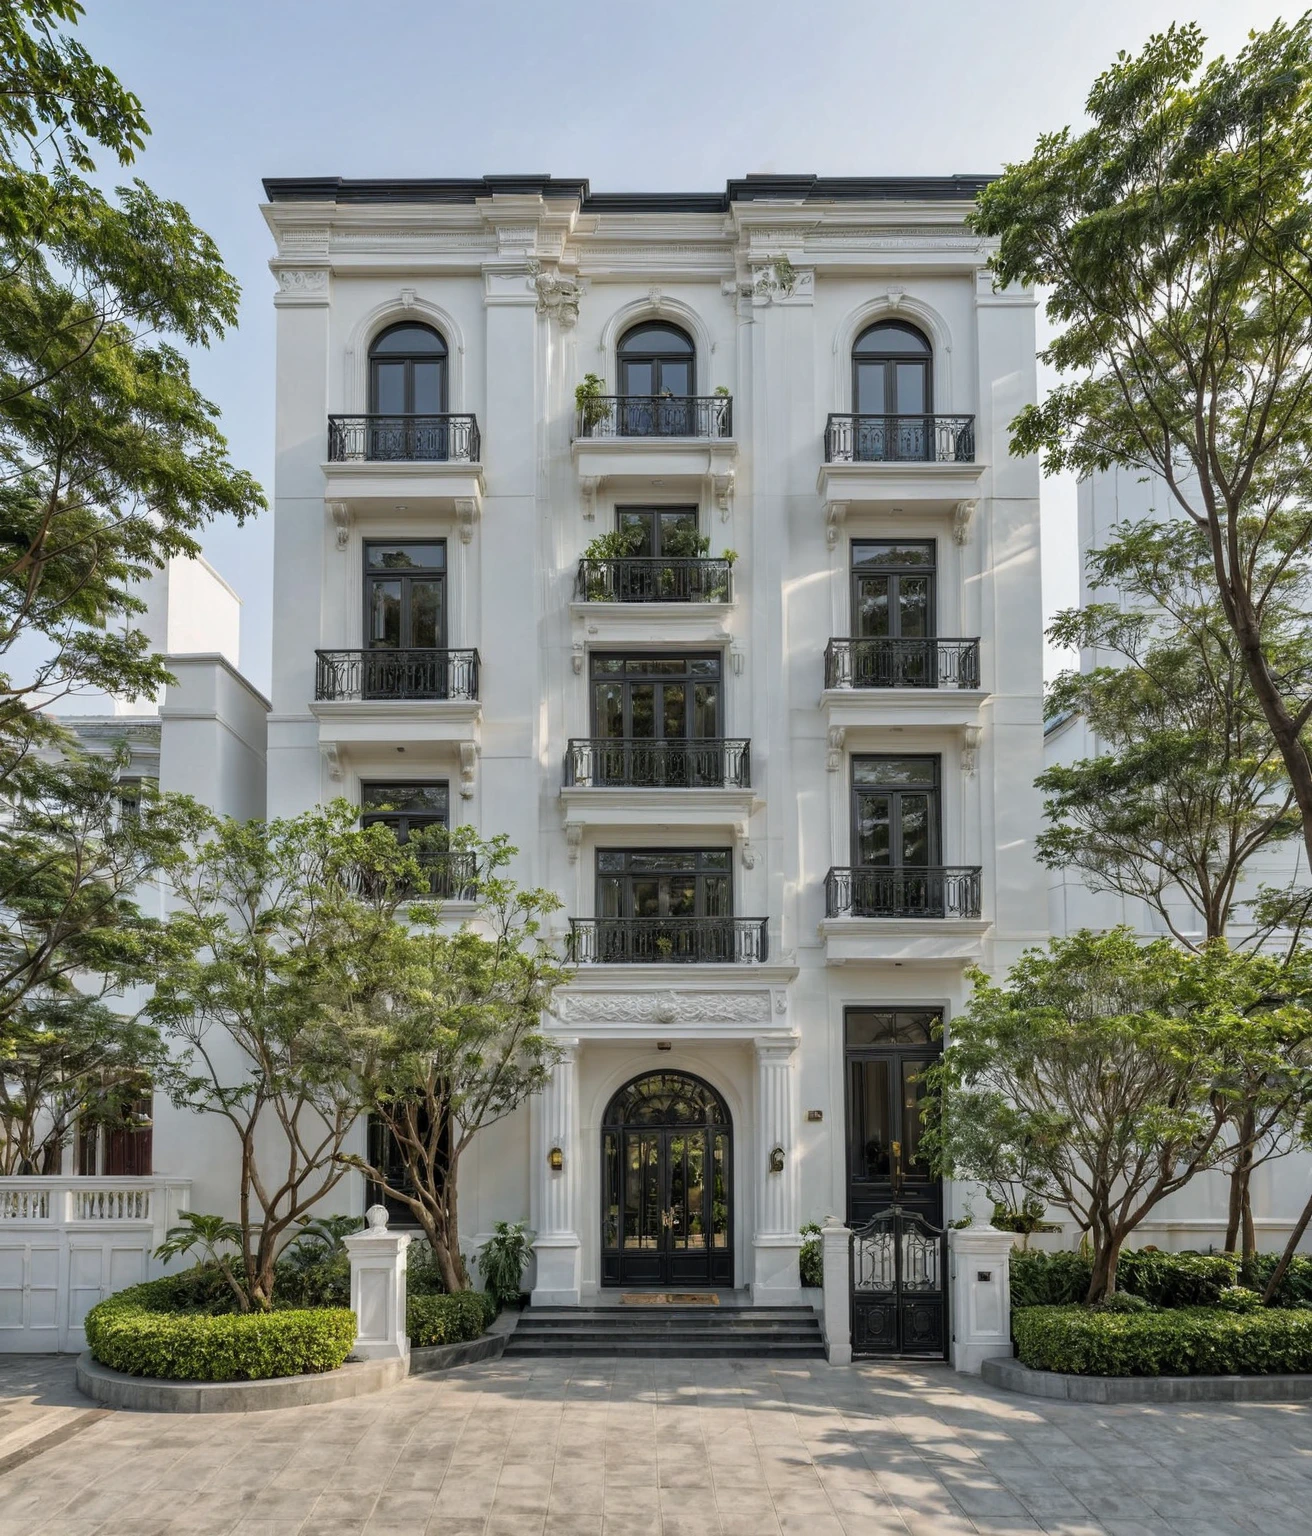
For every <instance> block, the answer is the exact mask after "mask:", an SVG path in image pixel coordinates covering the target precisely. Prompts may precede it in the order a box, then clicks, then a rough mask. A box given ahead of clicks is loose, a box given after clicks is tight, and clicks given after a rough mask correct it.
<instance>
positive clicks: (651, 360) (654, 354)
mask: <svg viewBox="0 0 1312 1536" xmlns="http://www.w3.org/2000/svg"><path fill="white" fill-rule="evenodd" d="M618 361H619V373H620V394H622V395H630V396H632V395H648V396H650V395H692V394H696V392H697V391H696V383H697V378H696V372H697V369H696V364H697V350H696V348H695V347H694V346H693V344H692V338H691V337H690V336H689V335H688V333H687V332H686V331H681V330H680V329H679V327H678V326H677V325H666V324H665V323H664V321H657V320H645V321H643V323H642V324H641V325H635V326H634V327H633V329H632V330H631V331H626V332H625V333H624V335H623V337H621V339H620V344H619V349H618Z"/></svg>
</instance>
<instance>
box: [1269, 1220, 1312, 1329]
mask: <svg viewBox="0 0 1312 1536" xmlns="http://www.w3.org/2000/svg"><path fill="white" fill-rule="evenodd" d="M1309 1221H1312V1198H1309V1200H1308V1202H1307V1204H1306V1205H1305V1206H1304V1207H1303V1212H1302V1215H1301V1216H1299V1218H1298V1220H1297V1221H1296V1222H1295V1223H1294V1230H1293V1231H1292V1232H1291V1233H1290V1234H1289V1241H1288V1242H1287V1243H1286V1244H1285V1251H1284V1252H1283V1253H1282V1254H1281V1255H1280V1262H1279V1263H1278V1264H1277V1265H1276V1267H1275V1268H1274V1269H1273V1270H1272V1271H1271V1278H1270V1279H1269V1280H1268V1281H1267V1283H1266V1290H1264V1291H1263V1292H1262V1302H1263V1305H1264V1306H1268V1307H1269V1306H1270V1305H1271V1303H1272V1302H1273V1301H1274V1300H1275V1296H1276V1292H1277V1291H1279V1289H1280V1282H1281V1281H1282V1280H1283V1279H1284V1278H1285V1271H1286V1270H1287V1269H1288V1268H1289V1262H1290V1260H1291V1259H1292V1258H1293V1257H1294V1254H1295V1253H1296V1252H1297V1251H1298V1245H1299V1243H1301V1242H1302V1241H1303V1234H1304V1232H1306V1231H1307V1225H1308V1222H1309Z"/></svg>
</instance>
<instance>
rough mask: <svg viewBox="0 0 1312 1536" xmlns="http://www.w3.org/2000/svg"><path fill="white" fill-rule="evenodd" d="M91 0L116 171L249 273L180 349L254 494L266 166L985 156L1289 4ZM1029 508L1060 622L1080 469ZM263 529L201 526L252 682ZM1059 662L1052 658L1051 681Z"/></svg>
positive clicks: (268, 311)
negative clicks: (174, 203) (1132, 67)
mask: <svg viewBox="0 0 1312 1536" xmlns="http://www.w3.org/2000/svg"><path fill="white" fill-rule="evenodd" d="M84 3H85V4H86V8H87V15H86V18H85V20H84V22H83V23H82V25H81V26H80V27H79V28H78V29H77V31H78V36H79V39H80V40H81V42H82V43H83V44H84V46H86V47H87V48H88V49H89V50H90V51H91V53H92V55H93V57H94V58H96V59H97V61H98V62H100V63H103V64H106V65H108V66H109V67H110V68H111V69H113V70H114V72H115V73H116V74H117V75H118V76H119V78H120V79H121V80H122V81H123V83H124V84H125V85H126V86H127V87H128V88H129V89H131V90H133V91H135V92H136V94H137V95H138V96H139V97H140V98H141V101H142V104H143V106H144V109H145V112H146V116H147V118H148V120H149V122H150V126H151V129H152V135H151V138H150V139H149V140H148V141H147V147H146V150H145V152H144V153H143V154H142V155H140V156H139V158H138V161H137V163H136V165H135V166H134V167H133V169H132V172H131V174H134V175H138V176H140V177H142V178H143V179H144V180H145V181H147V182H148V183H149V184H150V185H151V186H152V187H153V188H154V190H155V191H156V192H158V193H160V194H161V195H163V196H167V197H171V198H175V199H177V200H178V201H180V202H182V203H183V204H185V206H186V207H187V209H188V211H189V212H190V214H191V216H192V218H193V219H194V220H195V221H196V222H197V223H198V224H199V225H200V226H201V227H202V228H204V229H205V230H207V231H208V232H209V233H210V234H211V235H212V236H213V237H214V239H215V240H216V241H217V243H218V246H219V249H220V251H221V252H222V255H223V258H224V261H225V262H226V264H227V266H228V268H229V270H230V271H231V272H232V273H233V274H234V275H235V276H236V278H237V279H238V281H239V282H240V284H241V287H242V306H241V318H240V324H239V327H238V329H237V330H236V331H234V332H232V333H230V334H229V335H228V336H227V337H226V338H225V339H224V340H223V341H221V342H219V343H218V344H217V345H215V346H214V347H213V349H212V350H210V351H209V352H202V353H200V354H198V355H197V356H196V357H195V361H194V376H195V378H196V380H197V382H198V384H199V386H200V387H201V388H202V389H203V390H204V391H205V393H206V394H207V395H208V396H209V398H210V399H211V400H213V401H214V402H215V404H217V405H218V406H219V408H220V410H221V411H222V415H223V422H224V430H225V431H226V433H227V436H228V441H229V444H230V447H231V451H232V455H233V458H234V461H235V462H236V463H238V464H240V465H241V466H242V467H244V468H246V469H249V470H250V471H251V472H252V473H253V474H254V475H255V476H256V478H257V479H258V480H260V482H261V483H262V484H263V486H264V487H265V490H266V492H267V493H268V494H269V496H270V498H272V491H273V386H274V372H273V370H274V310H273V304H272V296H273V292H274V283H273V279H272V277H271V275H270V273H269V270H268V260H269V257H270V256H271V255H272V254H273V252H272V242H271V239H270V236H269V232H268V229H267V227H266V225H265V223H264V220H263V219H262V217H261V216H260V212H259V203H260V201H261V200H262V197H263V191H262V188H261V185H260V180H261V177H263V176H480V175H485V174H506V173H511V172H520V173H539V172H541V173H549V174H551V175H555V176H585V177H588V178H589V179H590V180H591V183H592V186H593V188H594V190H597V191H630V190H636V191H650V192H659V191H682V192H692V191H720V190H722V189H723V186H724V183H725V181H726V180H728V179H729V178H730V177H735V176H743V175H745V174H747V173H748V172H752V171H759V172H775V173H807V174H811V173H814V174H816V175H829V176H858V175H865V176H897V175H949V174H952V173H979V172H992V171H997V170H1000V169H1001V167H1002V166H1003V165H1005V164H1007V163H1008V162H1012V161H1016V160H1020V159H1023V158H1024V157H1025V156H1026V155H1027V154H1028V153H1029V151H1030V150H1031V149H1032V147H1033V145H1034V142H1035V140H1036V139H1037V138H1038V136H1039V135H1040V134H1041V133H1044V132H1048V131H1051V130H1053V129H1057V128H1060V127H1063V126H1065V125H1067V124H1071V125H1077V124H1078V123H1079V122H1080V119H1081V116H1082V111H1083V104H1084V100H1085V97H1086V95H1087V93H1088V89H1089V86H1090V85H1091V83H1092V81H1093V79H1094V78H1095V76H1096V75H1097V74H1098V73H1099V71H1101V70H1102V69H1104V68H1105V67H1106V66H1107V65H1108V64H1109V63H1110V62H1111V61H1112V60H1113V59H1114V57H1115V55H1116V53H1117V52H1118V51H1119V50H1121V49H1128V50H1130V51H1135V50H1137V49H1138V48H1139V47H1140V46H1141V45H1142V44H1143V42H1144V41H1145V40H1146V39H1147V38H1148V37H1149V36H1150V35H1151V34H1152V33H1154V32H1158V31H1161V30H1163V29H1164V28H1165V27H1167V26H1168V25H1169V24H1170V23H1171V22H1172V21H1196V22H1198V23H1199V24H1200V25H1201V26H1202V28H1203V30H1204V32H1205V33H1206V35H1207V37H1208V41H1209V53H1212V54H1214V53H1231V52H1234V51H1235V50H1236V49H1237V48H1239V47H1240V46H1242V43H1243V40H1244V37H1245V35H1246V33H1247V31H1248V29H1249V28H1250V27H1259V26H1265V25H1267V24H1269V23H1270V22H1271V21H1272V20H1274V19H1275V18H1276V17H1277V16H1279V15H1282V14H1283V15H1285V16H1287V17H1289V18H1290V19H1292V18H1293V17H1294V16H1295V15H1296V14H1297V8H1296V7H1290V6H1284V7H1281V6H1280V5H1277V4H1268V3H1266V0H1193V3H1192V4H1188V3H1187V0H1177V3H1176V4H1162V3H1157V0H1097V3H1096V4H1091V3H1089V0H1064V3H1056V4H1054V3H1053V0H1045V3H1034V0H1009V3H1008V4H1006V5H1003V6H999V5H984V4H980V3H978V0H919V3H907V0H902V3H900V4H890V3H888V0H864V3H862V0H855V3H852V0H829V3H822V4H818V5H817V4H811V5H806V4H803V3H799V0H791V3H778V0H750V3H743V0H715V3H713V4H708V3H706V0H662V3H661V4H660V5H659V6H651V5H641V6H639V5H633V4H631V3H629V4H626V3H624V0H552V3H551V4H550V5H543V4H541V3H540V0H462V3H460V4H447V3H445V0H426V3H419V0H217V3H216V0H84ZM102 168H103V167H102ZM1040 325H1041V329H1042V320H1041V321H1040ZM1042 512H1043V583H1044V605H1045V609H1046V611H1047V612H1048V613H1052V612H1054V611H1056V610H1057V609H1058V608H1061V607H1065V606H1067V605H1069V604H1071V603H1073V602H1074V601H1075V600H1076V598H1077V596H1078V567H1077V551H1076V547H1075V487H1074V484H1073V482H1072V481H1070V480H1069V479H1067V478H1057V479H1054V480H1049V481H1046V482H1045V483H1044V487H1043V503H1042ZM272 524H273V518H272V513H269V514H266V515H265V516H264V517H263V518H261V519H260V520H259V521H258V522H257V523H256V524H254V525H248V526H247V527H246V528H244V529H240V530H239V529H236V528H235V527H231V526H223V527H220V526H216V527H214V528H213V529H211V530H210V531H209V532H208V534H207V535H206V537H205V539H204V545H205V553H206V556H207V557H208V558H209V559H210V560H211V561H212V563H213V564H214V565H215V567H216V568H217V569H218V570H219V571H220V572H221V573H222V575H223V576H224V577H226V579H227V580H228V581H229V582H230V583H231V584H232V585H233V586H234V587H235V588H236V590H237V592H238V593H239V594H240V596H241V598H242V600H243V604H244V607H243V615H242V668H243V670H244V671H245V672H246V673H247V675H248V676H249V677H250V678H251V680H252V682H254V683H255V684H256V686H257V687H260V688H263V689H265V690H266V691H267V688H268V681H269V665H270V661H269V647H270V639H269V635H270V617H271V604H272V550H273V526H272ZM1061 661H1062V658H1061V656H1060V655H1059V654H1057V653H1055V652H1052V651H1049V654H1048V657H1047V670H1048V672H1049V675H1051V673H1052V672H1053V671H1054V670H1055V669H1056V668H1057V667H1058V666H1059V665H1060V664H1061Z"/></svg>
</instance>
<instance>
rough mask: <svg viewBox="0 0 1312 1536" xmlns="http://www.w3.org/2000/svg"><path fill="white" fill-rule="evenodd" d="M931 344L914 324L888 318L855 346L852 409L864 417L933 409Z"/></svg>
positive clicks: (853, 351) (907, 413) (923, 412)
mask: <svg viewBox="0 0 1312 1536" xmlns="http://www.w3.org/2000/svg"><path fill="white" fill-rule="evenodd" d="M930 384H931V377H930V346H929V342H928V341H926V339H925V338H924V336H923V335H922V334H921V333H920V332H919V331H918V330H916V328H915V327H914V326H911V325H906V324H905V323H903V322H902V321H897V320H886V321H881V322H880V323H879V324H878V325H872V326H871V327H870V328H869V329H868V330H865V331H863V332H862V333H861V335H860V336H859V337H858V338H857V342H856V345H855V346H854V347H853V348H852V409H853V410H854V411H856V412H857V413H858V414H859V415H863V416H884V415H890V416H892V415H901V416H919V415H923V414H925V413H926V412H927V411H929V410H931V409H932V404H931V400H930Z"/></svg>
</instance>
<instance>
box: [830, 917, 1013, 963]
mask: <svg viewBox="0 0 1312 1536" xmlns="http://www.w3.org/2000/svg"><path fill="white" fill-rule="evenodd" d="M992 926H993V925H992V923H990V922H989V921H988V919H987V918H980V917H975V918H963V917H827V918H825V919H824V920H823V921H822V922H821V924H820V937H821V938H822V939H823V940H824V945H825V964H826V965H871V964H878V963H889V964H896V965H917V964H919V965H943V964H951V965H973V964H976V963H977V962H979V961H980V960H982V959H983V957H984V940H985V936H986V935H987V934H988V931H989V929H990V928H991V927H992Z"/></svg>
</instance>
